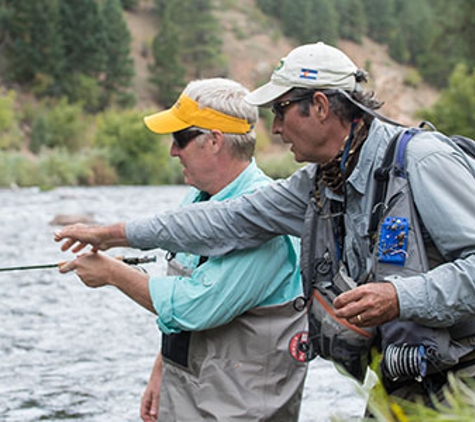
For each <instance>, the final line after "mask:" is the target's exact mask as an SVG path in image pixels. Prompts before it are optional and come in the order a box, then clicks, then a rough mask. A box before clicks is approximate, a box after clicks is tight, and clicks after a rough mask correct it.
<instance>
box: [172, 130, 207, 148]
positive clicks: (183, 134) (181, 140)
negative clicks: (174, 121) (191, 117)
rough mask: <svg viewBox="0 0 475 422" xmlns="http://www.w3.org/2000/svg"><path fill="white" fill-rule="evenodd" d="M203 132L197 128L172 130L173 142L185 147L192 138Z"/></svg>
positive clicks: (179, 146)
mask: <svg viewBox="0 0 475 422" xmlns="http://www.w3.org/2000/svg"><path fill="white" fill-rule="evenodd" d="M203 133H204V132H203V131H201V130H198V129H183V130H180V131H178V132H173V133H172V137H173V142H174V143H175V145H176V146H177V147H178V148H180V149H183V148H185V147H186V146H187V145H188V144H189V143H190V142H191V141H192V140H193V139H195V138H197V137H198V136H200V135H202V134H203Z"/></svg>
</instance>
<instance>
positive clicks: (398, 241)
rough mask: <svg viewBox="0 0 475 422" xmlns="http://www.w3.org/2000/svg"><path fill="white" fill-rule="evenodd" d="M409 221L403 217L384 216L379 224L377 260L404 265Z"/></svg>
mask: <svg viewBox="0 0 475 422" xmlns="http://www.w3.org/2000/svg"><path fill="white" fill-rule="evenodd" d="M408 235H409V221H408V220H407V218H403V217H386V218H385V219H384V221H383V224H382V225H381V230H380V237H379V249H378V261H379V262H384V263H385V264H393V265H404V263H405V262H406V256H407V238H408Z"/></svg>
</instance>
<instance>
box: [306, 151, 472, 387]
mask: <svg viewBox="0 0 475 422" xmlns="http://www.w3.org/2000/svg"><path fill="white" fill-rule="evenodd" d="M399 156H401V155H400V154H399ZM402 156H404V154H402ZM387 176H388V182H387V189H386V192H385V195H384V197H383V198H382V201H381V203H378V204H374V206H375V207H379V210H380V213H379V216H378V222H377V227H378V228H377V232H376V236H375V238H373V239H370V238H369V236H368V237H367V238H364V237H361V236H359V235H358V234H357V230H355V228H354V227H352V224H353V223H352V220H351V219H350V218H348V217H347V216H346V215H345V214H344V212H343V210H342V209H341V208H342V207H341V205H340V204H339V203H337V202H336V201H333V200H330V199H328V198H327V197H324V198H322V195H321V194H320V192H323V191H324V189H325V187H324V186H323V183H322V182H321V180H319V174H318V170H317V172H316V176H315V183H314V186H315V189H314V190H313V191H312V192H311V193H310V198H309V206H308V208H307V213H306V217H305V228H304V231H303V233H304V235H303V236H302V258H301V266H302V277H303V281H304V286H305V295H306V298H307V300H310V308H309V309H310V312H309V320H310V340H311V342H310V343H311V347H310V352H309V357H310V358H312V357H313V356H314V355H317V354H318V355H320V356H322V357H323V358H326V359H330V360H332V361H334V362H335V364H336V366H337V367H342V368H343V369H344V371H346V372H347V373H349V374H351V375H352V376H354V377H355V378H357V379H358V380H363V379H364V375H365V372H366V368H367V364H368V362H369V359H370V356H369V354H370V349H371V347H372V346H377V347H378V348H379V349H380V350H381V352H382V355H383V356H382V363H381V369H382V376H383V382H384V384H385V385H386V387H388V389H389V391H391V386H392V385H393V383H395V382H398V381H404V380H408V379H410V380H416V381H420V380H422V379H423V378H424V377H425V376H426V375H427V374H431V373H436V372H440V371H444V370H447V369H450V368H453V367H454V366H456V365H457V364H459V362H460V360H461V359H462V358H463V357H465V356H467V355H468V354H469V353H470V352H472V351H473V346H469V345H466V344H461V343H460V342H459V340H460V339H461V338H466V337H469V336H474V335H475V321H474V320H473V319H471V320H469V321H466V322H463V323H459V324H457V326H454V327H450V328H432V327H427V326H422V325H420V324H416V323H413V322H411V321H400V320H398V319H396V320H394V321H391V322H388V323H386V324H383V325H381V326H379V327H378V328H369V329H364V330H362V329H361V328H358V327H356V326H353V325H351V324H348V322H347V321H346V320H340V319H338V318H337V317H336V316H335V315H334V313H333V306H332V303H333V300H334V298H335V297H336V296H338V295H339V294H340V293H342V292H344V291H346V290H349V289H351V288H353V287H355V286H357V285H360V284H363V283H367V282H381V281H384V280H385V277H388V276H391V277H394V276H401V277H405V276H410V275H414V274H420V273H423V272H426V271H428V270H429V269H431V268H433V267H435V266H437V265H440V264H442V263H443V262H444V260H443V259H442V257H441V255H440V254H439V253H438V251H437V249H436V248H435V246H434V245H433V243H432V241H431V240H430V238H429V236H428V234H427V232H426V231H425V230H424V228H423V227H421V224H420V220H419V217H418V214H417V210H416V209H415V205H414V201H413V198H412V192H411V189H410V186H409V183H408V180H407V178H406V177H405V174H404V173H401V172H400V171H399V170H398V168H397V166H391V168H390V170H389V173H388V174H387ZM342 256H345V257H346V261H345V263H343V262H342ZM347 267H351V269H352V270H353V271H352V272H351V274H352V276H353V278H350V277H348V276H347V271H346V268H347ZM355 268H357V269H358V271H355V270H354V269H355Z"/></svg>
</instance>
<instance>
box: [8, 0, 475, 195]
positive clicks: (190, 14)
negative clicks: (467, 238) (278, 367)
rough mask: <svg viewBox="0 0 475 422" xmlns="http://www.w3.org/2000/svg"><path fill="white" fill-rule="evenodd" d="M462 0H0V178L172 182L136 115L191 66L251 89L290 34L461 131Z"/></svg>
mask: <svg viewBox="0 0 475 422" xmlns="http://www.w3.org/2000/svg"><path fill="white" fill-rule="evenodd" d="M473 6H475V0H458V1H455V2H449V3H447V2H442V1H441V0H432V1H429V0H418V1H417V2H413V1H411V0H385V1H379V0H242V1H240V2H235V1H232V0H214V1H213V0H194V1H188V2H183V1H178V0H122V1H120V0H81V1H73V0H35V1H33V2H32V1H30V0H0V83H1V87H0V168H1V170H0V185H10V184H17V185H31V184H40V185H44V186H55V185H59V184H110V183H131V184H137V183H140V184H143V183H145V184H146V183H175V182H179V181H180V172H179V170H178V169H177V167H176V165H175V163H174V162H173V161H170V160H169V159H168V156H167V155H168V154H167V150H168V147H167V142H163V143H161V142H157V137H156V136H155V135H153V134H151V133H148V132H147V131H146V130H145V129H144V127H143V124H142V121H141V119H142V117H143V116H144V115H145V114H146V113H148V112H152V111H155V110H157V109H159V108H162V107H166V106H169V105H170V104H171V103H172V102H173V101H174V99H175V98H176V96H177V95H178V93H179V92H180V91H181V89H182V88H183V87H184V86H185V85H186V83H187V81H189V80H191V79H194V78H199V77H211V76H224V77H230V78H233V79H236V80H238V81H240V82H242V83H244V84H245V85H247V86H248V87H249V88H253V87H254V86H256V85H258V84H260V83H262V82H264V81H265V80H266V79H267V78H268V77H269V74H270V72H271V71H272V69H273V67H274V66H275V65H276V64H277V63H278V61H279V59H280V58H281V57H282V56H284V55H286V54H287V53H288V52H289V51H290V50H291V49H292V48H293V47H294V46H296V45H298V44H301V43H305V42H315V41H317V40H323V41H325V42H327V43H329V44H334V45H338V46H339V47H340V48H342V49H343V50H344V51H345V52H346V53H347V54H348V55H349V56H350V57H352V58H353V59H354V60H355V61H356V62H357V63H358V64H359V65H360V66H362V67H364V68H366V69H367V70H368V71H369V73H370V76H371V80H372V82H371V84H372V85H371V87H372V88H373V89H375V90H376V92H377V93H378V96H379V98H380V99H382V100H383V101H385V103H386V104H385V106H384V108H383V112H384V113H385V114H387V115H388V116H390V117H392V118H395V119H398V120H400V121H402V122H403V123H413V122H416V121H417V120H419V119H420V118H421V117H422V116H424V117H428V118H430V119H432V120H435V121H436V124H437V125H438V126H439V127H440V128H442V129H444V130H450V131H452V129H453V128H454V127H455V128H456V129H459V130H456V131H457V132H459V133H464V134H466V135H469V136H475V133H474V132H473V131H474V130H475V129H474V128H475V124H474V123H475V122H474V118H473V117H472V115H471V114H472V113H471V109H473V105H474V103H475V73H474V72H473V68H474V61H475V55H474V54H473V47H472V45H473V41H474V40H475V29H474V28H475V25H474V22H473V21H474V20H475V18H474V17H473V13H472V9H473ZM437 90H442V91H441V92H442V93H441V95H440V98H441V99H442V100H443V103H441V101H442V100H439V101H437V98H438V97H439V94H438V91H437ZM423 108H425V109H426V111H425V112H423V113H422V114H421V112H420V111H419V110H420V109H423ZM262 117H263V118H262V123H261V126H260V128H259V141H258V144H259V148H260V151H267V150H268V146H269V145H271V144H272V143H273V140H272V139H271V137H270V136H269V133H268V131H267V129H266V122H267V124H268V122H269V119H270V116H269V114H268V113H263V115H262ZM470 131H471V132H470ZM131 140H133V142H132V141H131ZM157 163H158V164H159V165H157ZM278 167H279V169H281V170H282V169H283V173H285V172H286V171H290V170H291V168H287V167H286V166H285V165H283V164H282V163H279V166H278ZM275 175H276V176H277V175H285V174H275Z"/></svg>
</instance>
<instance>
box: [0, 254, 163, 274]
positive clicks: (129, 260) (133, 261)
mask: <svg viewBox="0 0 475 422" xmlns="http://www.w3.org/2000/svg"><path fill="white" fill-rule="evenodd" d="M115 259H118V260H119V261H122V262H123V263H124V264H128V265H139V264H148V263H150V262H157V257H156V256H155V255H144V256H132V257H126V256H116V257H115ZM66 262H67V261H62V262H57V263H56V264H38V265H24V266H19V267H3V268H0V272H4V271H25V270H41V269H45V268H57V267H60V266H61V265H63V264H65V263H66Z"/></svg>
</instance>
